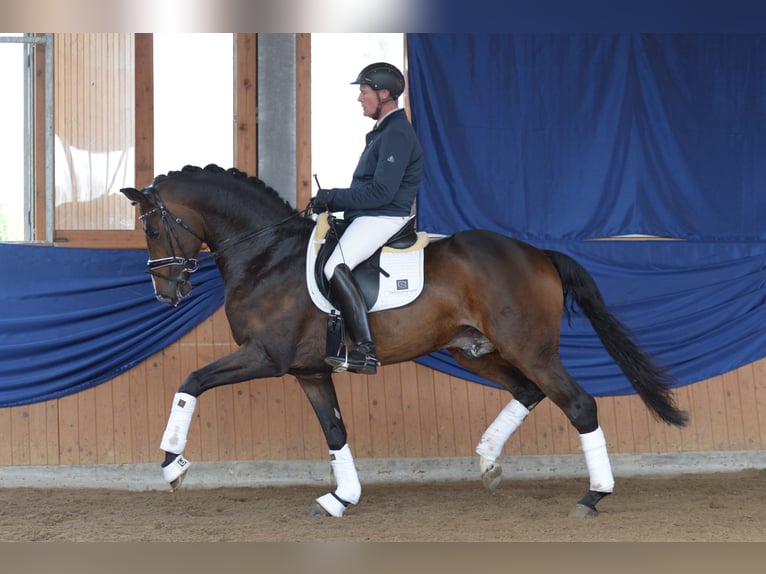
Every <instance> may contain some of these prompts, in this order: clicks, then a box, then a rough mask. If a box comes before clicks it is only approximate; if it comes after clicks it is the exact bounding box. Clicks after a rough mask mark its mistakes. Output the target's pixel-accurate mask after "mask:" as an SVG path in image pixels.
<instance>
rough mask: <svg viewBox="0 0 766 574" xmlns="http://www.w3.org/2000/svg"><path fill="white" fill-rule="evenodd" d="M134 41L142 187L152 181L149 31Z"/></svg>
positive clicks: (138, 184) (151, 43)
mask: <svg viewBox="0 0 766 574" xmlns="http://www.w3.org/2000/svg"><path fill="white" fill-rule="evenodd" d="M133 42H134V50H135V56H134V57H135V74H134V76H135V138H136V148H135V161H136V164H135V170H136V177H135V181H136V187H138V188H141V187H144V186H145V185H149V184H150V183H151V182H152V181H153V180H154V39H153V38H152V34H147V33H144V34H136V35H135V36H134V40H133ZM136 217H138V213H136ZM136 221H137V220H136ZM136 228H137V229H141V226H140V225H136Z"/></svg>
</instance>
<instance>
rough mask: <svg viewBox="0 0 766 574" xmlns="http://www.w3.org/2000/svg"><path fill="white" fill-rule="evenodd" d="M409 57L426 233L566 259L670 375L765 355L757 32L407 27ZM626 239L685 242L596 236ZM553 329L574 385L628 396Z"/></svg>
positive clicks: (444, 356)
mask: <svg viewBox="0 0 766 574" xmlns="http://www.w3.org/2000/svg"><path fill="white" fill-rule="evenodd" d="M408 61H409V77H410V101H411V106H412V118H413V123H414V125H415V128H416V130H417V132H418V134H419V135H420V137H421V139H422V140H423V142H424V146H423V147H424V153H425V175H424V183H423V186H422V189H421V193H420V196H419V198H418V222H419V226H420V227H421V228H423V229H427V230H430V231H435V232H440V233H452V232H454V231H458V230H461V229H468V228H489V229H493V230H496V231H500V232H502V233H506V234H508V235H512V236H515V237H519V238H521V239H524V240H527V241H529V242H531V243H533V244H535V245H538V246H540V247H550V248H554V249H558V250H560V251H564V252H566V253H569V254H570V255H573V256H575V257H576V258H577V259H579V260H580V261H581V262H582V263H583V264H585V266H586V267H587V268H588V269H589V270H590V271H591V272H592V273H593V274H594V276H595V277H596V279H597V281H598V282H599V283H600V285H601V287H602V289H603V291H604V296H605V299H606V300H607V302H608V303H609V304H610V306H611V308H612V310H613V311H615V312H616V313H617V314H618V315H619V317H620V318H621V319H622V320H623V321H624V322H625V323H627V324H628V325H629V326H630V327H632V329H633V330H634V331H635V333H636V334H637V335H638V337H639V340H640V342H641V343H642V344H643V346H644V347H645V348H646V350H648V351H649V352H650V353H651V354H653V355H655V356H656V357H657V359H658V361H659V362H661V363H663V364H665V365H668V366H669V367H670V368H671V370H672V372H673V374H674V375H676V376H677V377H678V381H679V384H686V383H691V382H695V381H699V380H702V379H705V378H709V377H712V376H715V375H718V374H721V373H724V372H726V371H727V370H730V369H733V368H736V367H739V366H741V365H743V364H746V363H748V362H751V361H754V360H757V359H760V358H762V357H764V356H766V307H765V305H764V300H765V299H766V287H765V285H766V257H765V255H766V243H765V240H766V161H764V160H763V158H764V157H766V73H764V70H766V36H765V35H756V34H721V35H715V34H700V35H694V34H686V35H656V34H522V35H509V34H498V35H491V34H478V35H476V34H457V35H456V34H410V35H408ZM629 234H645V235H653V236H660V237H665V238H675V239H681V240H682V241H661V242H660V241H639V242H633V241H608V242H607V241H593V239H596V238H604V237H612V236H619V235H629ZM562 333H563V334H562V357H563V359H564V362H565V364H567V366H568V367H569V368H570V370H572V372H573V374H574V375H575V377H576V378H577V379H578V380H579V381H580V383H581V384H582V385H583V386H584V387H585V388H587V389H588V390H590V391H592V392H593V393H594V394H624V393H630V392H632V389H631V388H630V386H629V385H628V384H627V381H626V380H625V379H624V377H622V376H621V374H620V373H619V371H617V370H616V367H615V366H614V365H613V363H611V361H609V359H608V358H607V357H606V354H605V353H604V352H603V351H602V350H601V348H600V344H599V343H598V341H597V339H596V337H595V334H594V333H593V332H592V330H590V329H589V326H588V325H587V324H586V323H584V322H579V323H578V322H576V323H574V324H573V326H572V328H568V326H566V325H564V326H563V327H562ZM422 362H423V363H424V364H427V365H430V366H433V367H435V368H440V369H443V370H445V371H447V372H450V373H452V374H455V375H458V376H462V377H465V378H472V377H473V375H471V374H470V373H469V372H467V371H465V370H463V369H462V368H461V367H459V366H458V365H457V364H456V363H455V362H454V361H453V360H452V358H451V356H450V355H449V354H448V353H446V352H442V353H436V354H434V355H433V356H429V357H426V358H425V359H423V361H422Z"/></svg>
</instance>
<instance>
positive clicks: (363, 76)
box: [351, 62, 404, 100]
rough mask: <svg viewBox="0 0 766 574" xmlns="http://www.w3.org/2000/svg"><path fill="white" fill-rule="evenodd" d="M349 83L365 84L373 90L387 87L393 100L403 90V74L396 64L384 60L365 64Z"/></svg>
mask: <svg viewBox="0 0 766 574" xmlns="http://www.w3.org/2000/svg"><path fill="white" fill-rule="evenodd" d="M351 83H352V84H359V85H362V84H367V85H368V86H370V87H371V88H372V89H373V90H375V91H378V90H383V89H387V90H388V91H389V92H390V93H391V98H392V99H394V100H395V99H396V98H398V97H399V96H401V95H402V93H403V92H404V75H403V74H402V73H401V72H400V71H399V69H398V68H397V67H396V66H392V65H391V64H387V63H385V62H376V63H375V64H370V65H369V66H366V67H365V68H364V69H363V70H362V71H361V72H359V75H358V76H357V78H356V80H354V81H353V82H351Z"/></svg>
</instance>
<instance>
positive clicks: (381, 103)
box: [372, 88, 395, 121]
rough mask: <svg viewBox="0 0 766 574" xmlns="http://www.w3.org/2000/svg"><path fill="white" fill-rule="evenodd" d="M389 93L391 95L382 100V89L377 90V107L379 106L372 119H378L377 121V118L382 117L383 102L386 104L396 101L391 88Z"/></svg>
mask: <svg viewBox="0 0 766 574" xmlns="http://www.w3.org/2000/svg"><path fill="white" fill-rule="evenodd" d="M384 89H385V88H384ZM388 94H389V96H388V97H387V98H386V99H385V100H381V99H380V90H375V95H376V96H377V98H378V107H377V108H375V113H374V114H372V119H373V120H376V121H377V119H378V118H379V117H380V112H381V111H382V109H383V104H386V103H388V102H393V101H395V100H394V98H392V97H391V90H389V92H388Z"/></svg>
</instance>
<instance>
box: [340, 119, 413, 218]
mask: <svg viewBox="0 0 766 574" xmlns="http://www.w3.org/2000/svg"><path fill="white" fill-rule="evenodd" d="M365 139H366V142H367V146H366V147H365V148H364V151H363V152H362V155H361V157H360V158H359V163H358V164H357V166H356V169H355V170H354V175H353V178H352V180H351V187H349V188H345V189H344V188H334V189H330V190H329V194H328V207H329V210H330V211H343V212H344V214H343V216H344V218H345V219H347V220H353V219H354V218H355V217H359V216H361V215H396V216H407V215H409V214H410V211H411V210H412V204H413V203H414V201H415V196H416V195H417V192H418V187H419V186H420V180H421V179H422V178H423V149H422V148H421V147H420V142H419V141H418V138H417V136H416V135H415V130H414V129H413V127H412V124H410V122H409V120H408V119H407V115H406V114H405V112H404V110H401V109H400V110H395V111H393V112H391V113H390V114H389V115H388V116H386V117H385V118H383V121H382V122H380V124H379V125H378V126H377V127H376V128H375V129H373V130H372V131H371V132H369V133H368V134H367V136H366V137H365Z"/></svg>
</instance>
